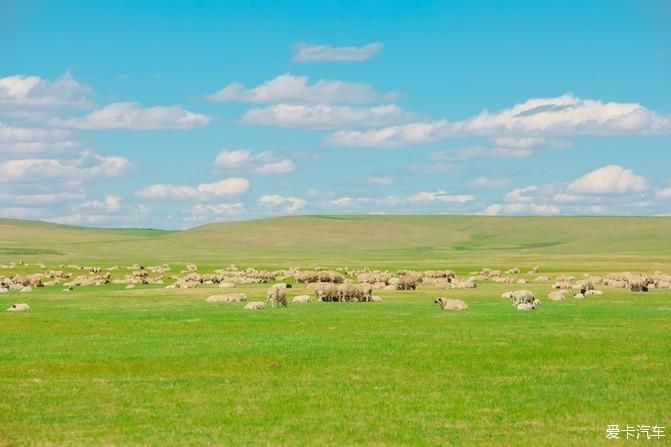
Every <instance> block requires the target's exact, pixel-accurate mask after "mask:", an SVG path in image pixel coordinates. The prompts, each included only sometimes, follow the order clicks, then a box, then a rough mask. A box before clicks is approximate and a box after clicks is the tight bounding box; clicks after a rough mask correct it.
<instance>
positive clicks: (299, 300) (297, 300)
mask: <svg viewBox="0 0 671 447" xmlns="http://www.w3.org/2000/svg"><path fill="white" fill-rule="evenodd" d="M291 302H292V303H294V304H308V303H309V302H310V295H298V296H295V297H294V299H293V300H291Z"/></svg>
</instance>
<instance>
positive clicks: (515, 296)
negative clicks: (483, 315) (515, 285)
mask: <svg viewBox="0 0 671 447" xmlns="http://www.w3.org/2000/svg"><path fill="white" fill-rule="evenodd" d="M509 294H510V295H509V296H510V298H512V300H513V306H515V307H516V308H517V309H518V310H529V309H524V307H526V305H527V304H528V305H530V306H531V308H532V309H535V308H536V306H538V305H539V304H540V301H538V300H537V299H536V295H534V293H533V292H531V291H529V290H514V291H512V292H509ZM520 304H525V306H522V308H520Z"/></svg>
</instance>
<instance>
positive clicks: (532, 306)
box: [515, 303, 536, 311]
mask: <svg viewBox="0 0 671 447" xmlns="http://www.w3.org/2000/svg"><path fill="white" fill-rule="evenodd" d="M515 308H516V309H517V310H524V311H526V310H534V309H536V305H535V304H532V303H519V304H517V305H516V306H515Z"/></svg>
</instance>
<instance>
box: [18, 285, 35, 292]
mask: <svg viewBox="0 0 671 447" xmlns="http://www.w3.org/2000/svg"><path fill="white" fill-rule="evenodd" d="M32 291H33V288H32V287H30V286H25V287H23V288H21V290H19V292H20V293H28V292H32Z"/></svg>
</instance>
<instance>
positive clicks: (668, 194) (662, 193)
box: [655, 188, 671, 199]
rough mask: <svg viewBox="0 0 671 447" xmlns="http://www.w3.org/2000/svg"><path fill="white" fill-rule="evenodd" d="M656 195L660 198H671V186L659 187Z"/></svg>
mask: <svg viewBox="0 0 671 447" xmlns="http://www.w3.org/2000/svg"><path fill="white" fill-rule="evenodd" d="M655 195H656V196H657V198H659V199H671V188H664V189H659V190H657V192H656V193H655Z"/></svg>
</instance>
